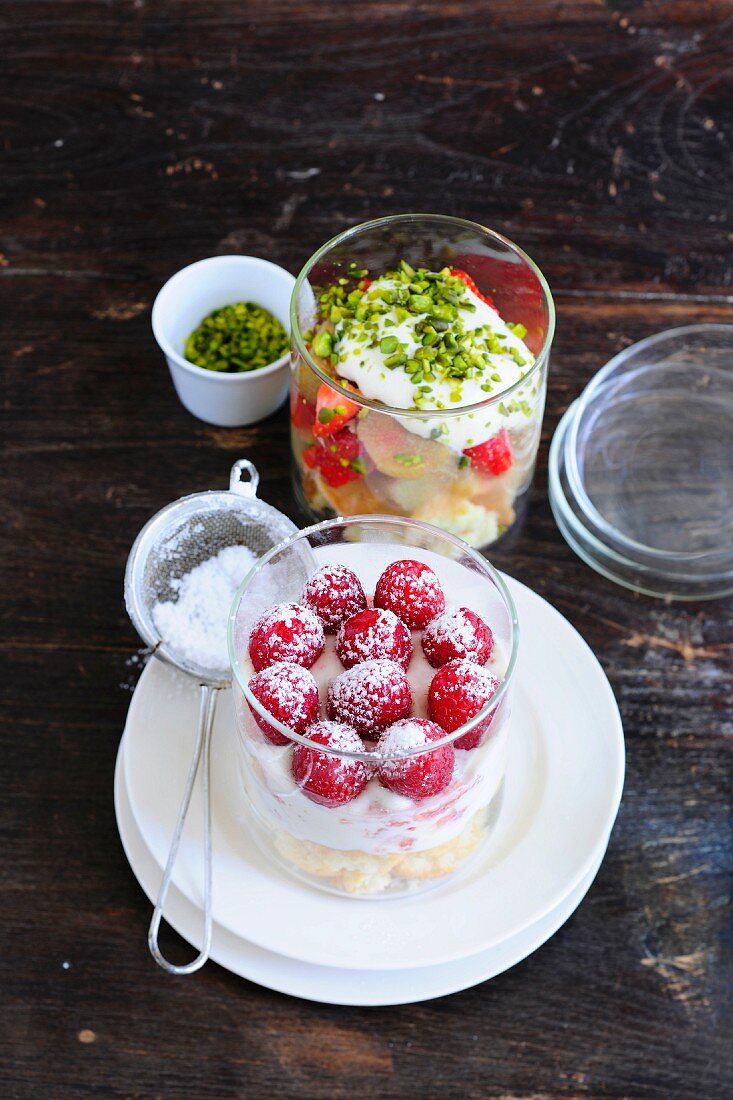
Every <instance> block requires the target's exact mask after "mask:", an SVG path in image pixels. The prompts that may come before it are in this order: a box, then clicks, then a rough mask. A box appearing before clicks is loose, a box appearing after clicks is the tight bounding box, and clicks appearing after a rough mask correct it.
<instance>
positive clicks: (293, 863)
mask: <svg viewBox="0 0 733 1100" xmlns="http://www.w3.org/2000/svg"><path fill="white" fill-rule="evenodd" d="M517 642H518V632H517V622H516V614H515V610H514V605H513V603H512V599H511V596H510V595H509V592H508V590H507V588H506V585H505V584H504V581H503V580H502V578H501V577H500V575H499V574H498V573H497V572H496V571H495V570H494V569H493V568H492V567H491V566H490V565H489V564H488V563H487V562H486V561H485V559H483V558H482V557H480V556H479V555H478V554H476V553H475V552H474V551H473V550H471V549H470V548H469V547H468V546H466V545H465V543H462V542H461V541H460V540H459V539H456V538H455V537H453V536H451V535H448V534H446V533H444V532H442V531H439V530H437V529H435V528H433V527H430V526H429V525H426V524H421V523H417V522H414V521H409V520H401V519H398V518H394V517H388V516H356V517H352V518H350V519H346V520H331V521H327V522H325V523H321V524H318V525H317V526H315V527H311V528H307V529H306V530H304V531H301V532H299V533H298V534H297V535H294V536H293V537H292V538H291V539H290V540H288V541H287V542H286V543H283V544H282V545H281V546H279V547H276V548H275V549H274V550H272V551H270V552H269V553H268V554H267V555H265V556H264V557H263V558H261V559H260V561H259V562H258V563H257V565H256V566H255V567H254V569H253V570H252V571H251V573H250V574H249V575H248V577H247V578H246V579H245V581H244V583H243V585H242V587H241V588H240V590H239V593H238V595H237V599H236V600H235V604H234V607H233V609H232V613H231V616H230V623H229V652H230V659H231V663H232V669H233V684H234V703H235V712H236V720H237V730H238V740H237V743H238V749H239V761H240V765H241V769H240V770H241V781H242V791H243V800H244V802H245V804H246V806H247V808H248V810H249V819H250V821H251V825H252V829H253V831H254V834H255V836H256V838H257V839H258V841H259V842H260V844H261V845H262V846H263V847H264V849H265V850H266V852H267V853H268V855H270V856H271V857H272V858H274V859H275V860H276V861H277V862H278V863H280V864H281V865H283V866H284V867H286V868H287V869H288V870H289V871H291V872H293V873H294V874H296V875H298V876H300V877H301V878H305V879H306V880H307V881H308V882H310V883H312V884H315V885H317V886H320V887H322V888H324V889H327V890H330V891H335V892H337V893H343V894H348V895H350V896H361V897H369V898H376V897H393V896H398V895H402V894H405V893H407V892H413V891H416V890H418V889H421V888H425V887H426V886H430V885H432V884H435V883H438V882H442V881H443V880H445V879H446V878H447V877H448V876H450V875H452V874H454V873H456V872H457V871H458V870H459V869H460V868H461V867H463V866H464V865H465V863H466V861H467V860H468V859H469V858H470V857H471V856H472V855H473V854H474V853H475V852H476V851H477V850H478V848H479V846H480V844H481V842H482V840H483V839H484V838H485V836H486V835H487V833H488V831H489V828H490V826H491V824H492V823H493V820H494V819H495V817H496V813H497V811H498V805H499V802H500V792H501V788H502V780H503V776H504V772H505V769H506V763H507V749H508V737H509V715H510V707H511V692H512V679H513V671H514V666H515V662H516V654H517Z"/></svg>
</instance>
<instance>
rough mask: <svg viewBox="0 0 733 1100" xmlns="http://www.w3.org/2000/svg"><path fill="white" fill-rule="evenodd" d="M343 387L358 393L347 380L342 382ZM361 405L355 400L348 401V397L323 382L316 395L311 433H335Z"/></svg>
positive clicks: (319, 434) (351, 418)
mask: <svg viewBox="0 0 733 1100" xmlns="http://www.w3.org/2000/svg"><path fill="white" fill-rule="evenodd" d="M342 385H343V386H344V388H345V389H349V390H352V391H353V392H354V393H358V392H359V391H358V390H357V388H356V386H352V385H351V384H350V383H349V382H343V383H342ZM360 408H361V405H357V403H356V402H355V401H349V399H348V397H344V396H343V394H341V393H338V392H337V391H336V390H334V389H332V388H331V386H327V385H326V384H325V382H324V383H323V384H322V385H320V386H319V387H318V395H317V397H316V420H315V424H314V425H313V434H314V435H316V436H324V435H335V434H336V433H337V432H340V431H341V429H342V428H343V426H344V425H345V424H348V422H349V421H350V420H353V418H354V417H355V416H356V414H357V413H358V412H359V409H360Z"/></svg>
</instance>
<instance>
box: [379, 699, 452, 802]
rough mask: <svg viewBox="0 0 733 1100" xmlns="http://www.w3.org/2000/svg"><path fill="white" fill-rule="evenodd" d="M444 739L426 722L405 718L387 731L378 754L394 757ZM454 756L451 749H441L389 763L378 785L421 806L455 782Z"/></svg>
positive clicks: (381, 768)
mask: <svg viewBox="0 0 733 1100" xmlns="http://www.w3.org/2000/svg"><path fill="white" fill-rule="evenodd" d="M440 737H445V730H442V729H441V728H440V726H436V724H435V722H428V721H427V720H426V719H425V718H406V719H404V720H403V721H402V722H395V723H394V725H392V726H390V727H389V729H387V730H385V731H384V733H383V734H382V736H381V737H380V738H379V741H378V743H377V752H381V753H384V754H385V755H386V754H388V753H389V754H392V753H395V752H399V751H400V750H405V749H411V748H414V747H415V746H417V745H427V744H429V743H430V742H431V741H437V740H438V738H440ZM454 762H455V753H454V752H453V746H452V745H441V746H440V748H437V749H433V750H432V751H431V752H421V753H416V754H415V755H414V756H405V757H403V758H402V759H401V760H400V759H397V760H386V761H385V762H384V763H383V764H380V765H379V769H378V772H377V774H378V776H379V782H380V783H381V784H382V786H383V787H386V788H387V790H390V791H394V792H395V794H401V795H404V796H405V797H406V798H411V799H413V801H414V802H418V801H419V800H420V799H421V798H431V797H432V796H433V795H435V794H440V792H441V791H444V790H445V788H446V787H447V786H448V784H449V783H450V781H451V779H452V778H453V764H454Z"/></svg>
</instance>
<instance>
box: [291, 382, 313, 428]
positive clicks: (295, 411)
mask: <svg viewBox="0 0 733 1100" xmlns="http://www.w3.org/2000/svg"><path fill="white" fill-rule="evenodd" d="M290 419H291V420H292V422H293V427H295V428H297V429H298V431H303V432H310V431H311V430H312V429H313V422H314V420H315V419H316V407H315V405H313V404H311V402H310V401H309V400H308V399H307V398H306V397H304V396H303V395H302V394H301V393H298V391H297V390H293V392H292V394H291V397H290Z"/></svg>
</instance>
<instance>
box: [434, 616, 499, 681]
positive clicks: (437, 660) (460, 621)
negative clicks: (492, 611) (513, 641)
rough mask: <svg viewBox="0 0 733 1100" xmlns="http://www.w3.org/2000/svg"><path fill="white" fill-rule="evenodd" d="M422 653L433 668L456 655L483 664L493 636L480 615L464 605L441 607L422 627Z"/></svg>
mask: <svg viewBox="0 0 733 1100" xmlns="http://www.w3.org/2000/svg"><path fill="white" fill-rule="evenodd" d="M422 648H423V653H424V654H425V656H426V657H427V659H428V661H429V662H430V664H431V665H432V666H433V668H440V666H441V665H445V664H447V663H448V661H453V660H455V659H456V658H457V657H465V658H467V659H468V660H469V661H474V662H475V663H476V664H477V665H485V664H486V662H487V661H488V659H489V657H490V656H491V651H492V649H493V648H494V636H493V634H492V633H491V631H490V630H489V628H488V626H487V625H486V623H485V622H484V620H483V619H480V618H479V617H478V615H476V614H475V612H473V611H470V610H469V609H468V608H467V607H459V608H458V610H457V611H444V612H443V614H442V615H437V616H436V617H435V618H434V619H433V620H432V621H431V622H429V623H428V625H427V626H426V627H425V630H424V632H423V636H422Z"/></svg>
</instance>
